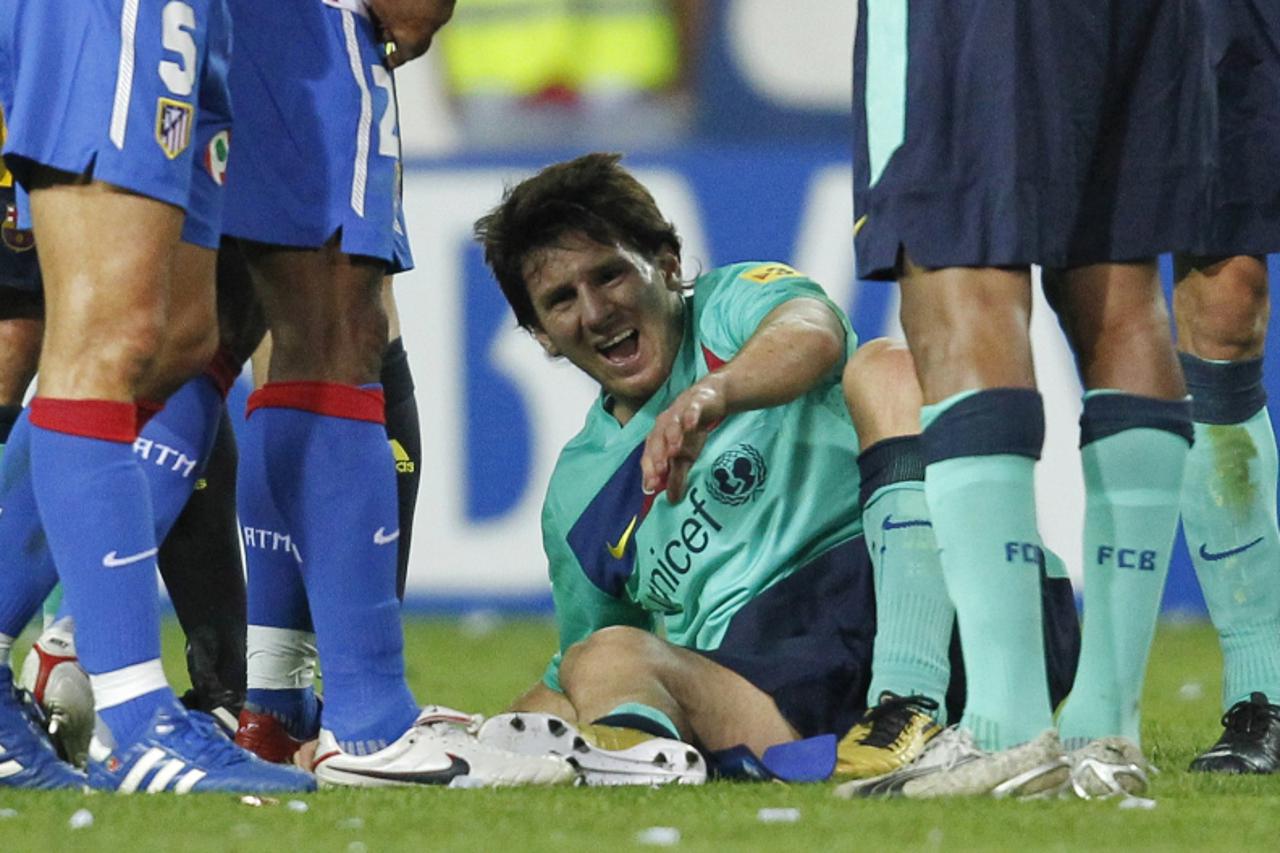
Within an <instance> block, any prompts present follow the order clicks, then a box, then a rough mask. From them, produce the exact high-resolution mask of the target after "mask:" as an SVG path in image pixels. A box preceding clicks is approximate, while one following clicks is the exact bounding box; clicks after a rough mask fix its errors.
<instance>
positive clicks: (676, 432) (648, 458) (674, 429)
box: [640, 373, 728, 503]
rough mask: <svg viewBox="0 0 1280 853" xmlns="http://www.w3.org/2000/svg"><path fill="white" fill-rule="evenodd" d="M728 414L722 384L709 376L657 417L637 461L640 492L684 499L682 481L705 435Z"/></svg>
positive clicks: (705, 440)
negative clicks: (640, 482)
mask: <svg viewBox="0 0 1280 853" xmlns="http://www.w3.org/2000/svg"><path fill="white" fill-rule="evenodd" d="M726 414H728V404H727V401H726V399H725V391H724V382H723V378H722V377H721V376H720V375H719V374H715V373H711V374H708V375H707V376H704V377H703V378H702V379H700V380H698V381H697V382H695V383H694V384H693V385H690V386H689V387H688V388H686V389H685V390H684V392H683V393H682V394H681V395H680V396H679V397H676V399H675V402H674V403H672V404H671V405H670V406H668V407H667V409H666V410H665V411H663V412H662V414H660V415H658V418H657V420H656V421H655V422H654V424H653V430H652V431H651V432H650V433H649V438H648V439H647V440H646V441H645V446H644V455H643V456H641V457H640V470H641V472H642V474H643V481H642V482H643V485H644V490H645V491H646V492H648V493H654V492H658V491H661V490H662V489H666V491H667V499H668V500H669V501H671V503H677V502H678V501H679V500H680V499H681V498H683V497H684V489H685V484H686V479H687V477H688V475H689V469H690V468H691V467H693V463H694V460H696V459H697V458H698V454H699V453H701V452H702V447H703V445H705V444H706V443H707V435H708V434H709V433H710V432H711V430H713V429H715V427H716V424H718V423H720V421H722V420H724V417H725V415H726Z"/></svg>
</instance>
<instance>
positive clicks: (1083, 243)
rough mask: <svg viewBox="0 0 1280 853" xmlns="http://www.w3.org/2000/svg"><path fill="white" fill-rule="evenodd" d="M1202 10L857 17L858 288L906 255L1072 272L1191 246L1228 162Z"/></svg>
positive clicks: (994, 2)
mask: <svg viewBox="0 0 1280 853" xmlns="http://www.w3.org/2000/svg"><path fill="white" fill-rule="evenodd" d="M1201 2H1202V0H1070V2H1064V0H946V2H937V0H905V2H904V0H859V4H858V6H859V16H858V31H857V37H856V39H855V57H854V63H855V68H854V74H855V78H854V123H855V150H854V207H855V214H854V215H855V224H854V227H855V248H856V252H857V266H858V274H859V276H860V277H865V278H884V279H890V278H893V277H894V276H895V271H896V270H897V268H898V266H899V264H900V263H901V258H902V256H903V255H904V254H905V255H906V256H908V257H910V258H911V259H912V260H913V261H914V262H915V263H917V264H919V265H921V266H924V267H928V268H939V267H951V266H966V267H973V266H1003V267H1024V266H1028V265H1030V264H1042V265H1044V266H1046V267H1051V268H1069V267H1075V266H1081V265H1084V264H1092V263H1102V262H1124V261H1135V260H1141V259H1146V258H1151V257H1154V256H1156V255H1158V254H1160V253H1162V252H1166V251H1179V250H1185V249H1186V248H1187V247H1188V246H1191V245H1193V244H1194V242H1195V237H1196V235H1197V231H1198V223H1199V220H1200V218H1201V217H1203V216H1204V215H1205V213H1206V200H1207V193H1208V182H1209V178H1208V175H1209V171H1210V168H1211V165H1212V159H1213V151H1212V145H1211V144H1210V125H1211V111H1212V104H1211V97H1210V90H1211V88H1212V81H1211V80H1210V75H1209V69H1208V68H1207V66H1206V64H1205V63H1202V62H1197V61H1196V60H1195V57H1196V56H1198V55H1200V53H1199V51H1201V50H1202V48H1203V39H1204V22H1203V19H1202V15H1201V7H1200V3H1201ZM1214 2H1217V0H1214Z"/></svg>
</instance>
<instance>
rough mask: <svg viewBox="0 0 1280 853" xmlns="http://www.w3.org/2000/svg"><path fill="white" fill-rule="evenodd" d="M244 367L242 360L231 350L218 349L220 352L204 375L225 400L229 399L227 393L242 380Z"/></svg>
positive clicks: (214, 355)
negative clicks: (241, 371) (238, 380)
mask: <svg viewBox="0 0 1280 853" xmlns="http://www.w3.org/2000/svg"><path fill="white" fill-rule="evenodd" d="M242 367H244V365H243V364H241V363H240V359H238V358H236V357H235V356H234V355H232V354H231V350H229V349H227V348H226V347H218V351H217V352H215V353H214V354H213V360H212V361H210V362H209V366H208V367H206V368H205V369H204V375H205V376H207V377H208V378H209V381H210V382H212V383H213V387H214V388H217V389H218V393H219V394H221V395H222V399H224V400H225V399H227V393H228V392H230V390H231V386H232V385H234V384H235V383H236V380H237V379H239V378H240V370H241V368H242Z"/></svg>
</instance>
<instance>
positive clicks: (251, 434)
mask: <svg viewBox="0 0 1280 853" xmlns="http://www.w3.org/2000/svg"><path fill="white" fill-rule="evenodd" d="M239 447H240V464H239V468H238V469H237V472H236V513H237V515H238V516H239V518H240V533H241V541H242V542H243V544H244V554H245V568H246V570H247V573H248V580H247V592H248V606H249V613H248V616H249V631H248V637H247V651H248V661H247V670H248V672H247V676H248V691H247V692H246V694H245V704H246V706H247V707H248V708H249V709H250V710H251V711H257V712H259V713H265V714H270V715H271V716H273V717H275V718H276V719H278V720H280V721H281V722H282V723H284V725H285V728H286V729H287V730H288V731H289V733H290V734H292V735H293V736H294V737H298V738H304V737H314V736H315V734H316V732H317V730H318V729H319V725H320V708H319V704H318V703H317V701H316V694H315V688H314V687H313V681H314V678H315V632H314V629H313V628H312V625H311V611H310V609H309V608H308V606H307V591H306V589H305V588H304V587H303V585H302V574H301V570H300V566H299V565H298V550H297V548H296V546H295V545H294V543H293V537H292V536H290V535H289V532H288V530H287V529H286V526H285V522H284V519H283V518H282V517H281V515H280V511H279V510H278V509H277V508H276V505H275V501H274V500H273V499H272V497H271V491H270V488H269V487H268V484H267V471H266V467H265V458H264V455H263V446H262V423H261V419H260V418H249V419H248V420H247V421H245V423H244V424H243V425H242V427H241V429H240V432H239Z"/></svg>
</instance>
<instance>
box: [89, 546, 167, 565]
mask: <svg viewBox="0 0 1280 853" xmlns="http://www.w3.org/2000/svg"><path fill="white" fill-rule="evenodd" d="M159 552H160V549H159V548H151V549H149V550H147V551H139V552H138V553H137V554H130V555H129V556H127V557H117V556H116V552H115V551H108V552H107V553H106V554H104V555H103V557H102V565H104V566H105V567H107V568H108V569H118V568H120V567H121V566H131V565H133V564H134V563H141V562H142V561H143V560H146V559H148V558H150V557H154V556H155V555H156V554H158V553H159Z"/></svg>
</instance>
